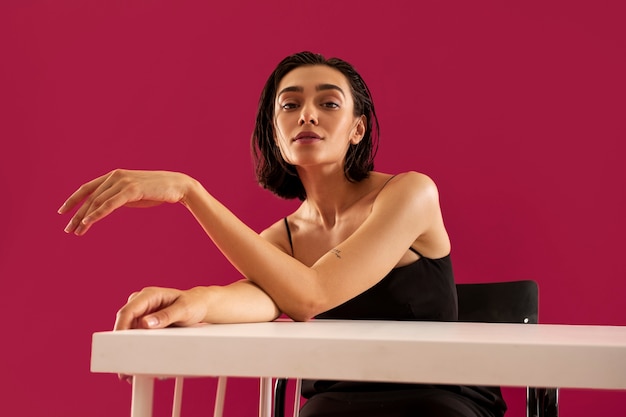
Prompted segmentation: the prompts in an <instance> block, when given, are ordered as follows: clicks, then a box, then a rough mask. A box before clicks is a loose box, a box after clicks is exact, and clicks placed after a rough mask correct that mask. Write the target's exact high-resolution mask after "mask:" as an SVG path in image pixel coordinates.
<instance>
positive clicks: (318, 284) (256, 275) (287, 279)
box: [59, 52, 506, 417]
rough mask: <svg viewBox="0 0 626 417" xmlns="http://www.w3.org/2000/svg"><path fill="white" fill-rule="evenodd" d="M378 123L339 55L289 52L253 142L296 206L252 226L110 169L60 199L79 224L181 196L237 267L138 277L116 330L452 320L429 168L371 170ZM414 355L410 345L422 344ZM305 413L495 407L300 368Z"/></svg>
mask: <svg viewBox="0 0 626 417" xmlns="http://www.w3.org/2000/svg"><path fill="white" fill-rule="evenodd" d="M377 140H378V124H377V119H376V113H375V110H374V105H373V102H372V99H371V95H370V93H369V90H368V88H367V86H366V84H365V83H364V81H363V80H362V78H361V77H360V75H359V74H358V73H357V72H356V71H355V70H354V68H353V67H352V66H351V65H350V64H348V63H346V62H345V61H342V60H340V59H329V60H326V59H325V58H324V57H322V56H321V55H316V54H312V53H309V52H303V53H298V54H295V55H292V56H289V57H287V58H285V59H284V60H283V61H282V62H281V63H280V64H279V65H278V67H277V68H276V69H275V70H274V72H273V73H272V75H271V76H270V78H269V79H268V81H267V83H266V85H265V88H264V90H263V92H262V95H261V99H260V102H259V110H258V114H257V121H256V127H255V131H254V134H253V138H252V145H253V150H254V154H255V159H256V171H257V177H258V180H259V182H260V184H261V185H262V186H264V187H265V188H267V189H269V190H271V191H272V192H274V193H276V194H277V195H279V196H281V197H285V198H299V199H300V200H301V201H302V203H301V205H300V206H299V208H298V209H297V210H296V211H295V212H293V213H292V214H291V215H289V216H287V217H286V218H284V219H280V220H278V221H277V222H276V223H274V224H273V225H272V226H270V227H269V228H267V229H266V230H264V231H263V232H262V233H261V234H257V233H255V232H254V231H253V230H251V229H250V228H248V227H247V226H246V225H245V224H243V223H242V222H241V221H240V220H239V219H237V218H236V217H235V216H234V215H233V214H232V213H231V212H230V211H229V210H228V209H226V208H225V207H224V206H223V205H222V204H221V203H220V202H219V201H217V200H216V199H215V198H213V196H212V195H211V194H210V193H209V192H208V191H207V190H206V189H205V188H203V186H202V185H201V184H200V183H198V182H197V181H196V180H194V179H193V178H190V177H189V176H187V175H184V174H181V173H173V172H145V171H123V170H116V171H113V172H111V173H109V174H107V175H104V176H102V177H99V178H97V179H95V180H93V181H91V182H88V183H86V184H84V185H83V186H82V187H80V188H79V189H78V191H76V192H75V193H74V194H73V195H72V196H71V197H70V198H69V199H68V200H67V201H66V202H65V204H64V205H63V206H62V207H61V209H60V210H59V212H60V213H66V212H68V211H70V210H72V209H73V208H74V207H77V206H79V205H80V203H81V202H83V203H82V205H80V207H79V208H78V210H77V212H76V213H75V215H74V216H73V217H72V219H71V220H70V222H69V224H68V225H67V227H66V229H65V231H66V232H68V233H75V234H77V235H83V234H85V233H86V232H87V231H88V230H89V229H90V228H91V227H92V226H93V225H94V224H95V223H96V222H97V221H99V220H101V219H102V218H103V217H105V216H107V215H109V214H110V213H111V212H113V211H114V210H115V209H117V208H119V207H121V206H140V207H149V206H152V205H156V204H160V203H163V202H169V203H177V202H179V203H182V204H183V205H184V206H186V207H187V208H188V209H189V211H191V213H192V214H193V215H194V216H195V217H196V219H197V220H198V222H199V223H200V224H201V225H202V227H203V228H204V229H205V231H206V233H207V234H208V235H209V237H210V238H211V239H212V240H213V242H214V243H215V244H216V245H217V247H218V248H219V249H220V251H221V252H222V253H223V254H224V255H225V256H226V257H227V258H228V260H229V261H230V262H231V263H232V264H233V265H234V266H235V267H236V268H237V269H238V270H239V271H240V272H241V273H242V275H243V276H244V278H243V279H242V280H240V281H237V282H235V283H232V284H230V285H227V286H223V287H220V286H207V287H197V288H192V289H189V290H185V291H183V290H177V289H168V288H146V289H144V290H142V291H140V292H138V293H134V294H132V295H131V296H130V298H129V301H128V303H127V304H126V305H125V306H124V307H122V308H121V309H120V311H119V312H118V315H117V320H116V323H115V329H129V328H161V327H165V326H168V325H172V324H176V325H182V326H185V325H192V324H196V323H198V322H208V323H224V322H252V321H270V320H274V319H276V318H277V317H278V316H279V315H280V314H281V313H284V314H286V315H288V316H289V317H291V318H292V319H294V320H301V321H305V320H310V319H312V318H315V317H317V318H351V319H383V320H456V319H457V317H456V315H457V312H456V292H455V286H454V279H453V275H452V266H451V261H450V240H449V238H448V234H447V232H446V229H445V227H444V222H443V219H442V215H441V210H440V207H439V198H438V192H437V188H436V186H435V184H434V183H433V181H432V180H431V179H430V178H428V177H427V176H425V175H423V174H419V173H416V172H406V173H401V174H398V175H390V174H385V173H380V172H375V171H373V157H374V154H375V150H376V144H377ZM417 354H418V353H417ZM303 394H304V395H305V396H306V397H307V398H308V401H307V403H306V404H305V406H304V407H303V409H302V414H301V415H302V416H335V415H337V416H339V415H341V416H347V415H360V416H363V415H367V416H431V415H432V416H439V417H440V416H464V417H475V416H481V417H483V416H500V415H502V414H503V413H504V410H505V408H506V407H505V406H504V403H503V401H502V400H501V398H500V396H499V390H497V389H495V390H488V389H485V388H479V387H471V388H470V387H450V386H445V387H444V386H424V385H414V384H376V383H359V382H333V381H306V383H305V385H304V389H303Z"/></svg>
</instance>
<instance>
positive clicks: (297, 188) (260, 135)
mask: <svg viewBox="0 0 626 417" xmlns="http://www.w3.org/2000/svg"><path fill="white" fill-rule="evenodd" d="M307 65H326V66H328V67H331V68H334V69H336V70H338V71H340V72H341V73H342V74H343V75H344V76H345V77H346V78H347V80H348V83H349V84H350V91H351V93H352V98H353V101H354V115H355V116H356V117H359V116H361V115H364V116H365V117H366V118H367V126H366V130H365V134H364V136H363V138H362V139H361V140H360V141H359V143H357V144H354V145H350V147H349V148H348V152H347V153H346V160H345V166H344V173H345V176H346V178H347V179H348V180H349V181H352V182H358V181H361V180H363V179H365V178H367V177H368V176H369V173H370V172H371V171H372V170H373V169H374V156H375V155H376V151H377V149H378V137H379V127H378V118H377V117H376V112H375V111H374V102H373V101H372V95H371V93H370V91H369V89H368V88H367V85H366V84H365V81H363V78H361V75H359V73H358V72H357V71H356V70H355V69H354V67H353V66H352V65H350V64H349V63H348V62H346V61H344V60H342V59H339V58H329V59H326V58H324V57H323V56H322V55H320V54H315V53H312V52H308V51H305V52H299V53H297V54H293V55H290V56H288V57H286V58H285V59H283V60H282V61H281V62H280V63H279V64H278V66H277V67H276V69H274V71H273V72H272V74H271V75H270V77H269V78H268V80H267V82H266V83H265V87H264V88H263V91H262V92H261V97H260V98H259V107H258V110H257V116H256V124H255V127H254V133H253V134H252V144H251V145H252V156H253V159H254V165H255V171H256V176H257V181H258V182H259V184H260V185H261V186H262V187H264V188H266V189H268V190H270V191H272V192H273V193H274V194H276V195H278V196H280V197H283V198H288V199H291V198H299V199H300V200H304V199H305V198H306V191H305V189H304V186H303V185H302V182H301V181H300V178H299V177H298V173H297V172H296V169H295V167H294V166H293V165H291V164H289V163H287V162H286V161H285V160H284V159H283V157H282V154H281V152H280V149H279V148H278V146H277V145H276V143H275V141H274V137H275V126H274V100H275V99H276V92H277V89H278V84H279V83H280V81H281V80H282V79H283V77H284V76H285V75H286V74H287V73H288V72H290V71H292V70H294V69H296V68H298V67H301V66H307Z"/></svg>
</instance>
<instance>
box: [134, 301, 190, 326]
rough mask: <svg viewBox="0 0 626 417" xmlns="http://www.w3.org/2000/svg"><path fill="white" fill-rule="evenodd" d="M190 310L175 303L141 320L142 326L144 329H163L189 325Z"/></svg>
mask: <svg viewBox="0 0 626 417" xmlns="http://www.w3.org/2000/svg"><path fill="white" fill-rule="evenodd" d="M187 312H188V309H187V308H186V306H184V305H182V303H174V304H172V305H170V306H168V307H165V308H163V309H162V310H159V311H157V312H155V313H152V314H148V315H146V316H144V317H142V318H141V320H140V325H141V327H142V328H144V329H163V328H165V327H167V326H170V325H172V324H178V325H186V324H188V323H187V321H188V314H187Z"/></svg>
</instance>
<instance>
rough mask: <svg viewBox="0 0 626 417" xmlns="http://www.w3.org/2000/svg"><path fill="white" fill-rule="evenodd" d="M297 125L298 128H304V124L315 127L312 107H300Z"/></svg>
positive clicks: (315, 122) (315, 119)
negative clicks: (298, 125)
mask: <svg viewBox="0 0 626 417" xmlns="http://www.w3.org/2000/svg"><path fill="white" fill-rule="evenodd" d="M298 123H299V124H300V126H304V125H305V124H312V125H314V126H317V113H316V112H315V111H314V109H313V107H312V106H302V111H301V112H300V120H298Z"/></svg>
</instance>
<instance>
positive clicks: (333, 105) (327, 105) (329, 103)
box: [322, 101, 339, 109]
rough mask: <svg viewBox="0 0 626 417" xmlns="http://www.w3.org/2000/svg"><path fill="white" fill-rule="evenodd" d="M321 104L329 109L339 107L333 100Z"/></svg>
mask: <svg viewBox="0 0 626 417" xmlns="http://www.w3.org/2000/svg"><path fill="white" fill-rule="evenodd" d="M322 106H324V107H326V108H329V109H338V108H339V104H337V103H335V102H333V101H327V102H325V103H322Z"/></svg>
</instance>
